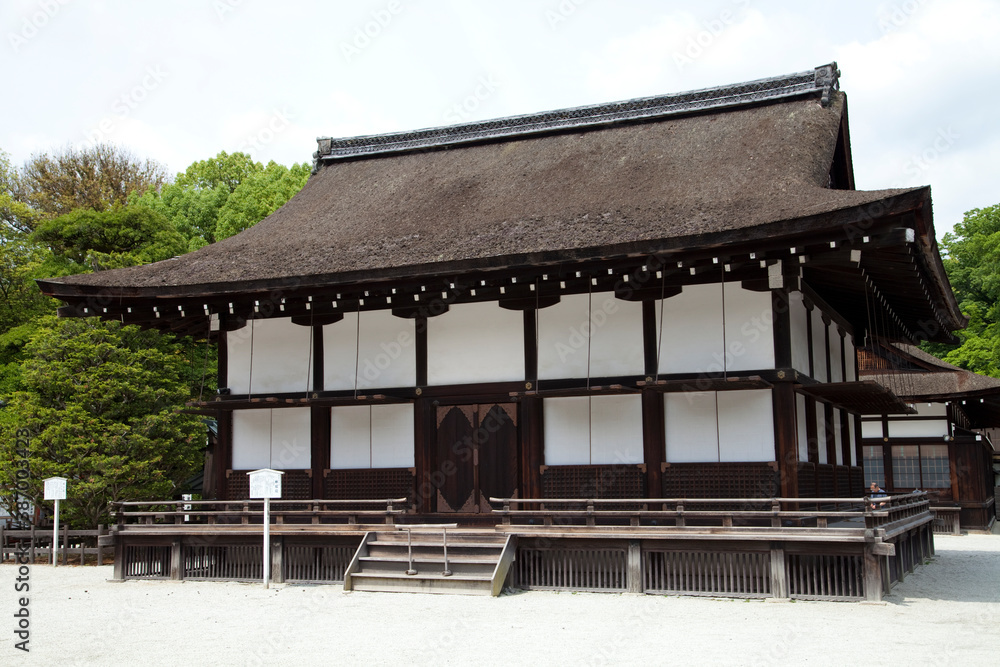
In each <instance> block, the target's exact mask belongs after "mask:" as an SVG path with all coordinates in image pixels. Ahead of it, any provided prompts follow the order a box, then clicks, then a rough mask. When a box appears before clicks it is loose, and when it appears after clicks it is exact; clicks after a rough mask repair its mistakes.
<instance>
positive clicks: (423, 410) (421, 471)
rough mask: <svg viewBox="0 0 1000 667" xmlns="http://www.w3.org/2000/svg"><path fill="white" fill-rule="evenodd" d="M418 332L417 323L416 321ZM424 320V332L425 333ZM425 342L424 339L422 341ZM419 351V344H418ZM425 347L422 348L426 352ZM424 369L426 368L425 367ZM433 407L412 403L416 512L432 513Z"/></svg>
mask: <svg viewBox="0 0 1000 667" xmlns="http://www.w3.org/2000/svg"><path fill="white" fill-rule="evenodd" d="M417 324H418V331H419V325H420V323H419V321H418V323H417ZM426 331H427V329H426V320H425V327H424V332H425V333H426ZM424 340H425V342H426V338H425V339H424ZM417 347H418V349H419V347H420V346H419V343H418V346H417ZM426 350H427V347H426V345H425V346H424V351H425V352H426ZM425 368H426V367H425ZM433 413H434V406H433V404H432V402H431V401H429V400H428V399H426V398H418V399H417V400H416V401H414V403H413V416H414V420H413V422H414V423H413V429H414V433H413V446H414V452H413V463H414V467H415V470H414V473H415V474H414V483H415V485H416V489H415V490H414V496H413V508H414V510H415V511H417V512H432V511H434V504H435V497H434V486H433V485H432V484H431V478H430V475H431V468H432V466H433V465H434V458H433V449H434V414H433Z"/></svg>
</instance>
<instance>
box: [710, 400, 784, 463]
mask: <svg viewBox="0 0 1000 667" xmlns="http://www.w3.org/2000/svg"><path fill="white" fill-rule="evenodd" d="M716 401H717V405H718V410H719V460H720V461H723V462H748V461H774V460H775V458H776V457H775V452H774V411H773V408H772V403H771V390H770V389H748V390H739V391H720V392H718V396H717V398H716Z"/></svg>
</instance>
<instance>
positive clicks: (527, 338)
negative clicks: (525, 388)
mask: <svg viewBox="0 0 1000 667" xmlns="http://www.w3.org/2000/svg"><path fill="white" fill-rule="evenodd" d="M537 323H538V311H536V310H534V309H527V308H526V309H525V310H524V379H525V380H526V381H527V382H531V383H532V386H534V385H536V384H538V340H537V336H536V335H535V332H536V325H537Z"/></svg>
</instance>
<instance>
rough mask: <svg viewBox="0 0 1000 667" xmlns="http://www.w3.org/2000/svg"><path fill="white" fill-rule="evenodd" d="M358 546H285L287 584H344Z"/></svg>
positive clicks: (284, 558) (284, 564)
mask: <svg viewBox="0 0 1000 667" xmlns="http://www.w3.org/2000/svg"><path fill="white" fill-rule="evenodd" d="M355 551H357V546H346V545H285V551H284V553H283V554H282V562H281V564H282V568H283V569H284V572H283V575H284V577H285V581H287V582H292V581H295V582H329V583H343V581H344V572H345V571H346V570H347V566H348V565H350V563H351V558H352V557H353V556H354V552H355Z"/></svg>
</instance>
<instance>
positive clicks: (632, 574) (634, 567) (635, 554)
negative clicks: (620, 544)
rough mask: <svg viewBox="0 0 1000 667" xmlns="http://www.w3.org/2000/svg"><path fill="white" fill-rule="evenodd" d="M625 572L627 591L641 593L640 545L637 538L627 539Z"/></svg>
mask: <svg viewBox="0 0 1000 667" xmlns="http://www.w3.org/2000/svg"><path fill="white" fill-rule="evenodd" d="M626 573H627V574H626V582H627V584H626V590H627V591H628V592H629V593H642V592H643V586H642V546H641V543H640V542H639V540H629V541H628V565H627V568H626Z"/></svg>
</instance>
